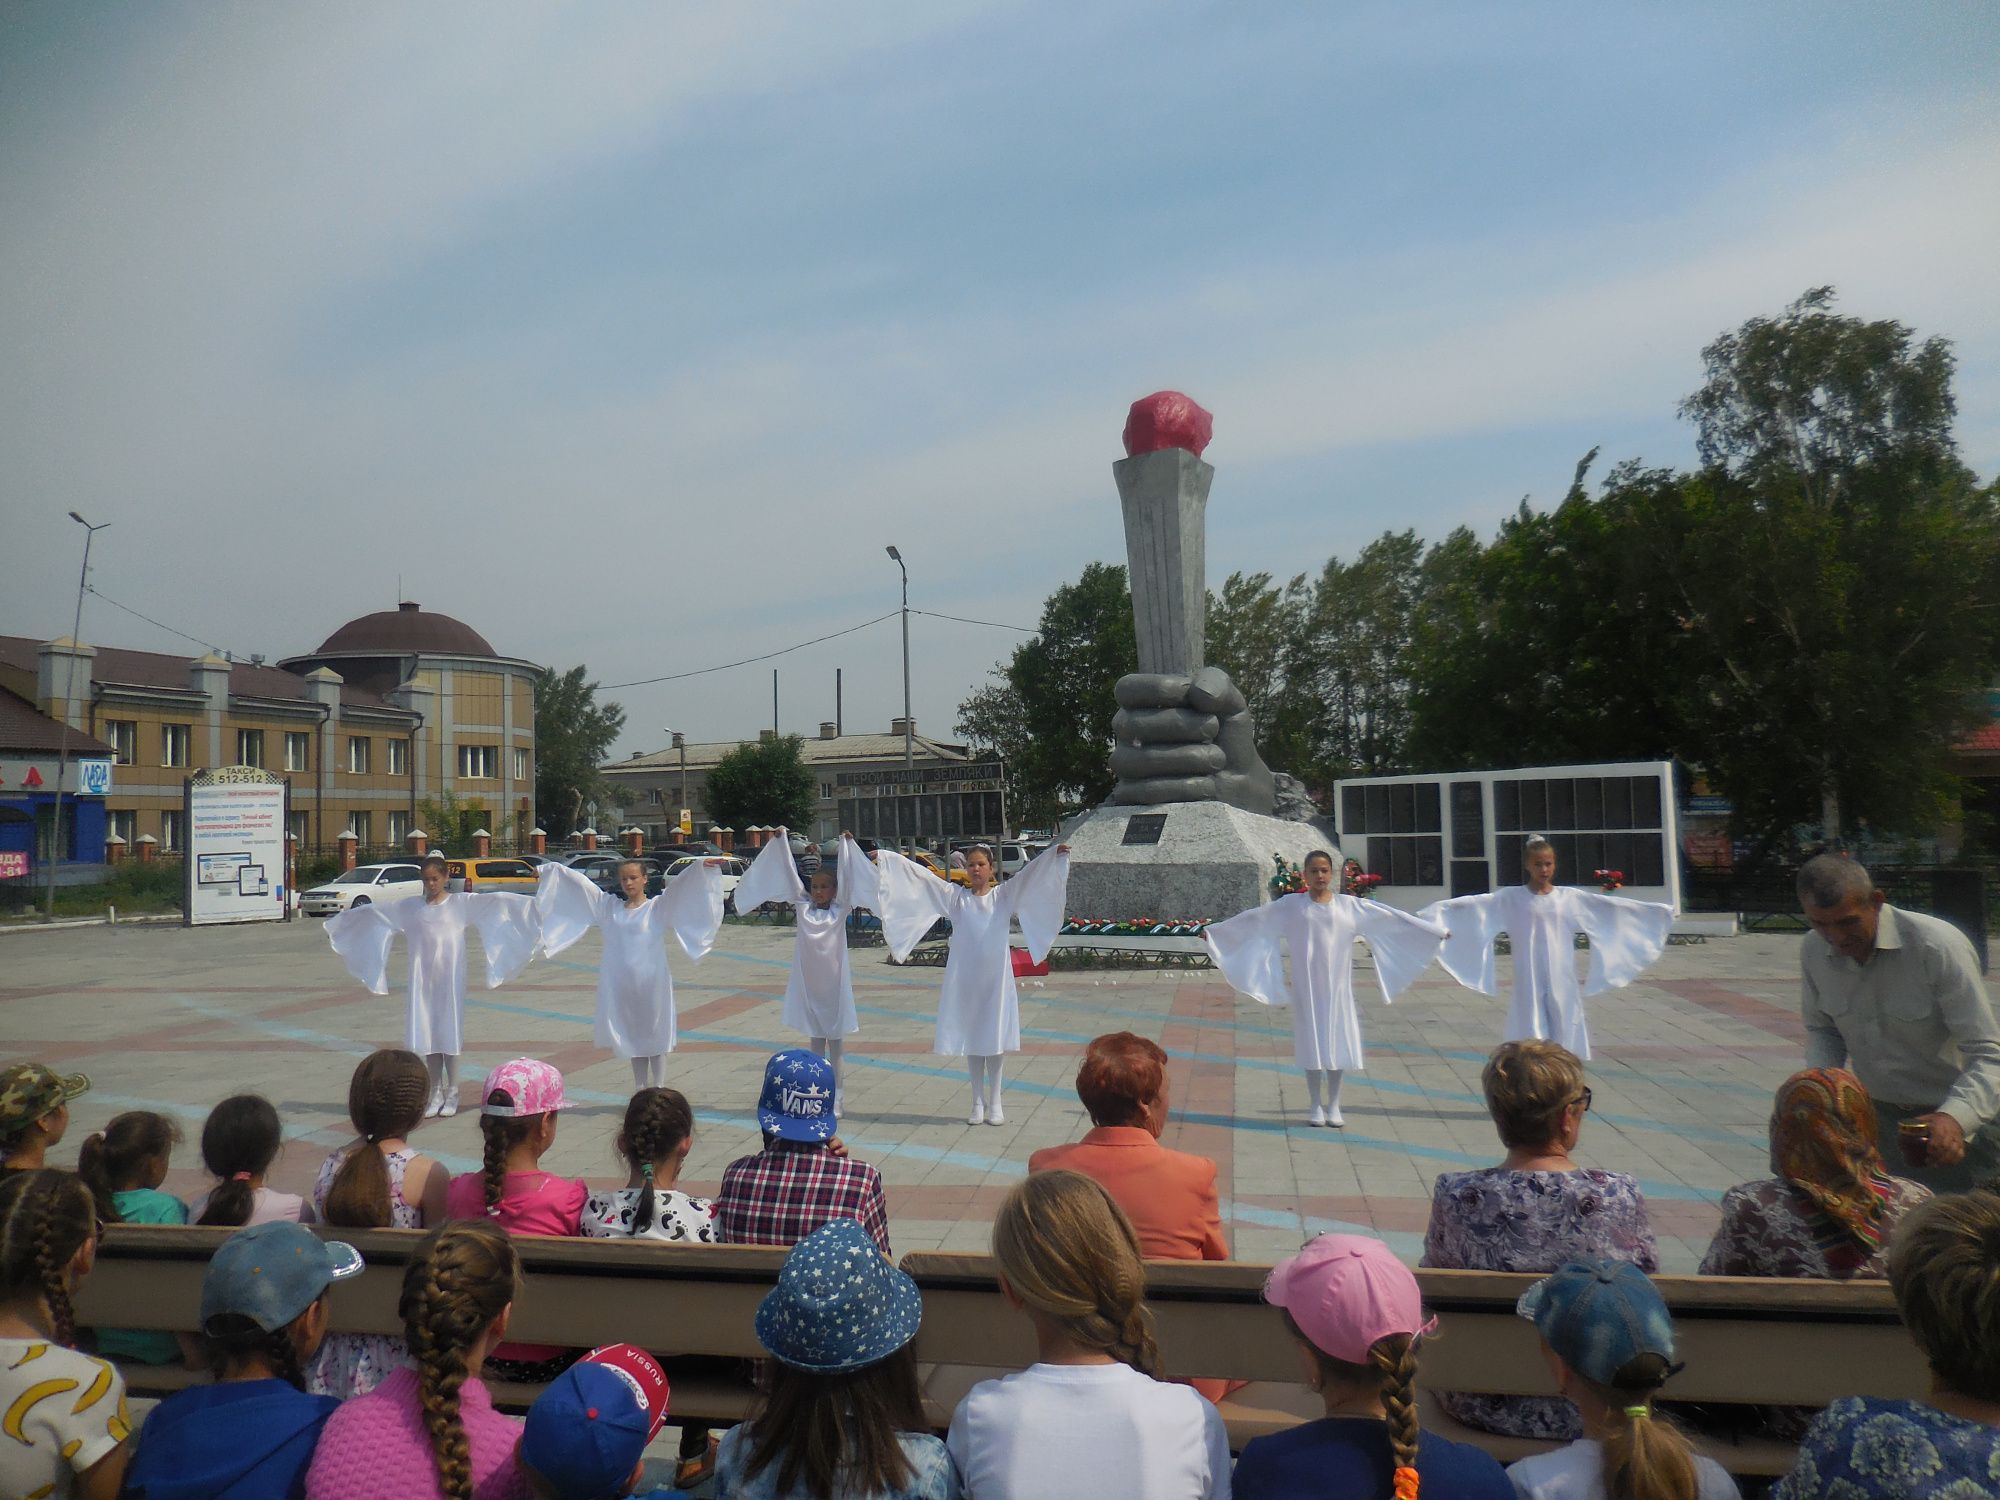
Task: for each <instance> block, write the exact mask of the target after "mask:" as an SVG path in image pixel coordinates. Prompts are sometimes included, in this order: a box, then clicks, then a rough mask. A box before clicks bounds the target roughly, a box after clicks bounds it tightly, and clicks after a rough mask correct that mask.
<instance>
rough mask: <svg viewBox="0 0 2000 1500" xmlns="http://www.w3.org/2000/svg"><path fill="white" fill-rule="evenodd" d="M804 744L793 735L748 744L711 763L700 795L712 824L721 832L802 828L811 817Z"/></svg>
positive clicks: (810, 783) (810, 782)
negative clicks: (745, 829)
mask: <svg viewBox="0 0 2000 1500" xmlns="http://www.w3.org/2000/svg"><path fill="white" fill-rule="evenodd" d="M805 744H806V742H805V741H804V740H803V739H801V738H800V737H799V736H798V735H796V734H786V735H777V736H773V737H772V738H770V739H757V740H748V741H745V742H744V743H743V744H740V745H738V746H737V747H736V748H735V749H734V750H731V751H730V752H729V753H728V754H727V755H725V756H723V757H722V759H721V760H719V761H717V762H716V763H715V766H714V768H713V769H712V770H711V771H710V772H709V773H708V791H707V794H706V797H707V802H708V809H709V812H710V814H711V815H712V816H713V817H714V819H715V821H716V822H717V823H718V824H720V825H721V826H722V827H724V828H751V827H757V826H774V825H783V826H784V827H786V828H797V829H803V828H805V827H806V826H807V825H808V824H809V823H810V822H811V821H812V812H813V776H812V772H811V771H810V770H809V769H808V768H807V766H806V762H805Z"/></svg>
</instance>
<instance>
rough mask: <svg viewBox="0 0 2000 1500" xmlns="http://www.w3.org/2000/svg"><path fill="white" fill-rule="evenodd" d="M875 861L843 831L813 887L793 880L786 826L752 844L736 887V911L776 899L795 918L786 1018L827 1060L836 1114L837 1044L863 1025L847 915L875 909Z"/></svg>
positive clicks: (838, 1095)
mask: <svg viewBox="0 0 2000 1500" xmlns="http://www.w3.org/2000/svg"><path fill="white" fill-rule="evenodd" d="M879 899H880V898H879V896H878V895H877V890H876V880H875V866H873V865H872V864H870V863H869V862H868V856H867V855H865V854H863V853H862V852H861V846H860V845H859V844H857V843H855V842H854V839H853V838H852V837H851V836H850V835H848V834H845V833H843V834H842V835H841V836H840V859H839V864H838V866H837V867H836V866H834V865H828V864H822V865H821V866H820V867H819V868H818V869H817V870H815V871H813V877H812V891H811V894H810V895H808V894H807V891H806V887H805V886H804V885H802V884H801V883H800V881H799V867H798V864H797V863H796V862H795V861H794V860H793V858H792V840H791V834H790V832H789V831H788V830H786V829H783V828H780V829H779V830H778V833H777V837H775V838H773V839H772V840H771V842H770V843H768V844H766V845H765V846H764V847H763V848H762V849H760V850H758V852H757V857H756V858H755V859H753V860H752V861H751V862H750V868H749V870H748V871H746V872H745V873H744V876H743V879H742V880H741V882H739V883H738V885H737V887H736V909H737V910H738V911H739V912H752V911H755V910H756V909H757V908H758V907H760V906H762V905H764V904H765V903H766V902H767V901H782V902H784V903H785V904H786V905H788V906H790V907H791V908H792V911H793V913H794V914H795V915H796V917H797V920H798V928H797V935H796V936H795V937H794V938H793V940H792V974H791V978H790V979H789V980H787V981H786V983H785V1024H786V1025H787V1026H789V1027H791V1028H792V1029H793V1030H794V1031H803V1032H804V1033H805V1034H806V1035H807V1037H809V1038H810V1039H811V1041H812V1049H813V1051H815V1052H817V1053H818V1054H819V1055H820V1056H821V1057H823V1058H825V1059H826V1060H827V1061H828V1062H830V1063H832V1064H833V1115H834V1118H835V1119H839V1118H840V1113H841V1106H842V1097H841V1074H840V1048H841V1040H842V1038H844V1037H849V1036H852V1035H853V1034H854V1033H855V1032H857V1031H859V1030H860V1029H861V1023H860V1022H859V1021H858V1020H856V1019H855V1016H854V977H853V974H852V973H851V972H850V971H849V969H848V964H847V918H848V914H849V913H850V912H852V911H854V910H855V908H857V907H864V906H865V907H867V908H868V910H870V911H873V910H875V904H876V902H877V901H878V900H879Z"/></svg>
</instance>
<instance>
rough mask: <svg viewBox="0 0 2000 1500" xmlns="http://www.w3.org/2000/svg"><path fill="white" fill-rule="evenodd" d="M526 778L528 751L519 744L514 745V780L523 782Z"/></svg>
mask: <svg viewBox="0 0 2000 1500" xmlns="http://www.w3.org/2000/svg"><path fill="white" fill-rule="evenodd" d="M527 779H528V752H527V749H526V747H524V746H521V745H516V746H515V747H514V780H515V781H517V782H524V781H526V780H527Z"/></svg>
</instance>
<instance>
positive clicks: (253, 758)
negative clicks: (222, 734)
mask: <svg viewBox="0 0 2000 1500" xmlns="http://www.w3.org/2000/svg"><path fill="white" fill-rule="evenodd" d="M236 764H237V765H239V766H261V765H263V764H264V731H263V730H261V729H239V730H237V731H236Z"/></svg>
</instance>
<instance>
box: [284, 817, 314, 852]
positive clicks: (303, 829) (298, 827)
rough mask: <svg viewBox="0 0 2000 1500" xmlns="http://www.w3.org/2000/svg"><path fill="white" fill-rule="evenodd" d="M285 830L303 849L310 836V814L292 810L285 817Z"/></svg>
mask: <svg viewBox="0 0 2000 1500" xmlns="http://www.w3.org/2000/svg"><path fill="white" fill-rule="evenodd" d="M285 832H286V833H288V834H290V835H291V837H292V839H293V840H294V841H295V842H296V843H297V844H298V846H299V847H300V848H301V849H303V848H305V847H306V846H307V842H308V840H310V839H311V837H312V814H311V813H308V812H294V813H291V814H290V815H289V816H287V817H286V819H285Z"/></svg>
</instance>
